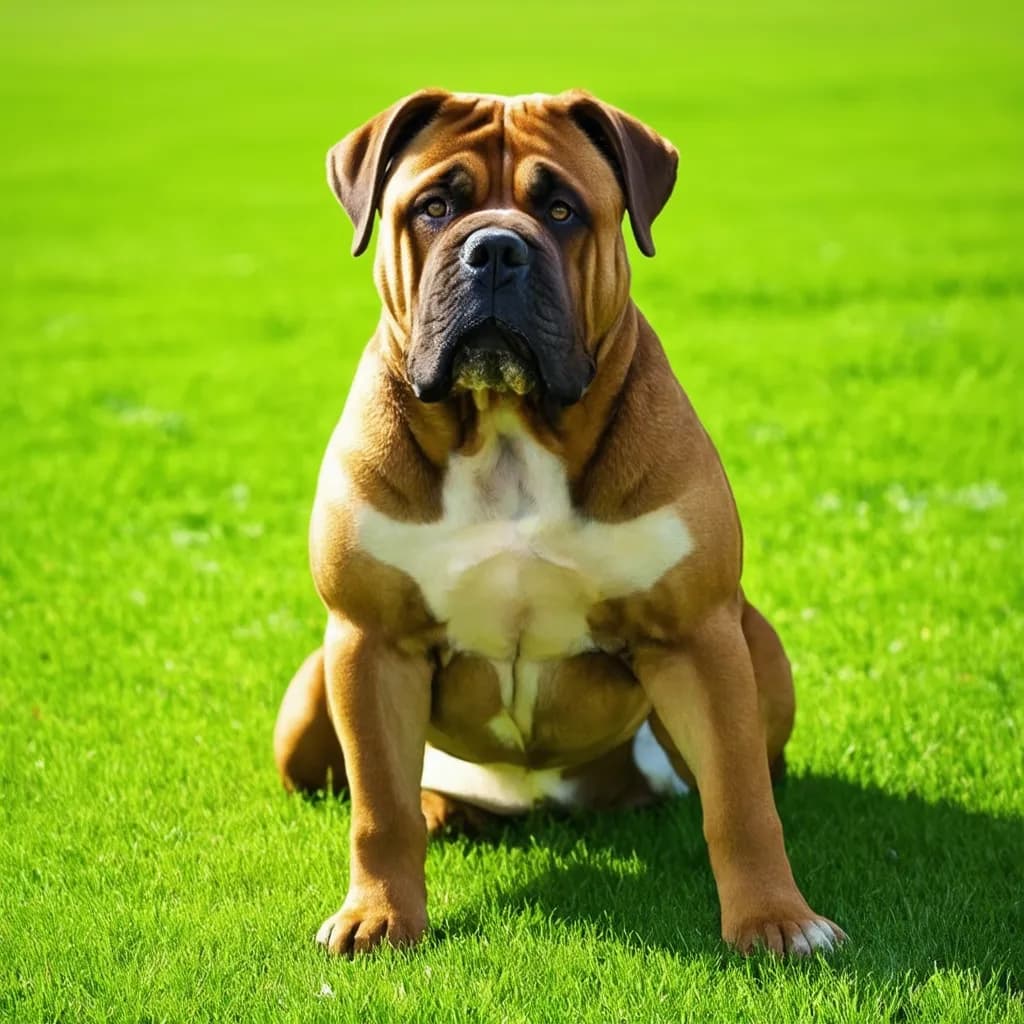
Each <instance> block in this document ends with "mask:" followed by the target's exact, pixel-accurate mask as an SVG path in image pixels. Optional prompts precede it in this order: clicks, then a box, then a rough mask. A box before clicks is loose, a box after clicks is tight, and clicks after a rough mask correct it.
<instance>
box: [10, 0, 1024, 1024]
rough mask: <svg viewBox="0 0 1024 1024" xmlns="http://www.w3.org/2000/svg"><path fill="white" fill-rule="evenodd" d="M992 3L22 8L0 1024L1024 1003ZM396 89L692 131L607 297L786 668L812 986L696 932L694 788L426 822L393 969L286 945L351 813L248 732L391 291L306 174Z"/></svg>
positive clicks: (1020, 196) (291, 664) (738, 1016)
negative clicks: (423, 903) (705, 437)
mask: <svg viewBox="0 0 1024 1024" xmlns="http://www.w3.org/2000/svg"><path fill="white" fill-rule="evenodd" d="M1022 10H1024V9H1022V8H1021V6H1020V5H1019V4H1016V3H1010V2H1007V3H1005V4H1004V5H1002V6H1001V7H999V6H996V5H992V4H990V3H989V2H988V0H982V2H976V3H971V4H965V5H960V6H959V9H958V10H956V11H954V9H953V8H952V6H950V7H949V8H947V6H946V5H942V4H935V3H926V2H924V0H907V2H905V3H891V2H881V0H865V2H863V3H857V4H852V3H849V4H848V3H836V4H812V3H809V2H801V0H785V2H784V3H781V4H773V5H771V7H770V8H769V7H768V6H766V5H764V4H759V3H756V2H754V0H747V2H745V3H743V4H736V5H713V4H702V5H687V9H685V10H681V9H680V8H679V7H678V5H677V4H675V3H668V2H662V3H649V2H647V0H643V2H641V0H637V2H633V3H628V4H621V5H620V4H616V5H607V6H606V5H605V4H603V3H588V4H581V5H579V7H578V8H574V7H570V6H568V5H556V4H551V3H539V2H536V0H526V2H523V3H519V4H517V5H514V6H511V7H510V6H498V7H489V6H487V5H483V4H473V5H463V7H462V9H459V8H453V7H451V6H445V5H442V6H438V7H430V8H428V7H427V5H417V6H409V7H407V8H406V7H403V6H401V5H392V6H389V7H388V8H387V9H386V10H384V9H380V10H376V9H375V5H367V6H366V8H365V9H364V10H361V11H355V12H354V11H352V10H350V9H348V8H347V5H342V4H330V5H328V4H316V5H305V6H301V7H300V6H297V5H295V6H293V5H285V4H281V5H271V4H257V5H252V4H245V5H243V4H238V5H237V6H232V7H228V6H223V5H222V6H218V7H217V8H216V9H215V10H210V9H209V7H208V5H205V4H198V3H194V4H187V3H186V4H181V3H175V4H165V5H159V6H157V5H145V4H124V5H123V6H113V5H94V4H71V3H62V4H61V3H38V4H36V3H31V4H20V5H14V4H9V5H6V6H5V7H4V8H3V11H2V13H0V109H2V110H3V111H4V117H3V124H4V132H3V143H4V145H3V148H4V156H3V159H2V161H0V185H2V192H3V200H2V203H3V212H2V218H3V230H2V231H0V338H2V341H0V346H2V349H0V352H2V357H3V358H2V366H3V371H2V375H3V379H4V385H3V387H2V388H0V467H2V470H0V472H2V476H0V1019H2V1020H4V1021H7V1020H12V1021H43V1020H46V1021H53V1020H60V1021H67V1022H75V1024H77V1022H85V1021H106V1020H115V1021H122V1020H124V1021H188V1020H239V1021H264V1020H266V1021H271V1020H273V1021H278V1020H296V1021H309V1020H321V1019H323V1020H352V1021H355V1020H360V1021H364V1020H368V1021H396V1020H410V1021H422V1020H431V1019H434V1020H438V1021H447V1020H452V1019H466V1020H480V1021H498V1020H507V1021H530V1022H540V1021H556V1020H557V1021H560V1020H567V1021H595V1022H607V1021H616V1020H629V1021H638V1022H648V1021H662V1020H664V1021H670V1020H671V1021H679V1020H698V1021H699V1020H729V1021H733V1020H754V1021H766V1022H774V1021H782V1020H810V1019H815V1020H821V1021H824V1020H842V1021H853V1020H862V1021H869V1022H875V1021H904V1020H918V1019H920V1020H935V1021H940V1020H941V1021H965V1022H971V1024H975V1022H981V1021H1000V1020H1016V1021H1021V1020H1024V1009H1022V1002H1021V993H1022V991H1024V736H1022V732H1024V680H1022V674H1024V673H1022V660H1024V659H1022V649H1024V611H1022V610H1024V544H1022V537H1024V513H1022V502H1024V472H1022V469H1024V459H1022V452H1024V412H1022V387H1024V344H1022V338H1024V245H1022V242H1021V240H1022V238H1024V131H1022V128H1021V114H1022V108H1024V70H1022V69H1024V16H1022ZM424 84H441V85H447V86H450V87H455V88H464V89H477V90H481V91H509V92H519V91H533V90H535V89H540V90H548V91H553V90H558V89H561V88H564V87H568V86H573V85H582V86H585V87H588V88H590V89H592V90H593V91H595V92H596V93H598V94H599V95H601V96H603V97H604V98H606V99H609V100H611V101H613V102H615V103H617V104H619V105H620V106H623V107H625V108H627V109H629V110H631V111H633V112H635V113H636V114H638V115H639V116H641V117H643V118H645V119H647V120H649V121H650V122H651V123H652V124H654V125H655V126H657V127H658V128H659V129H661V130H662V131H663V132H664V133H665V134H666V135H668V136H669V137H670V138H672V139H673V140H674V141H675V142H676V143H677V145H678V146H679V148H680V151H681V154H682V164H681V175H680V183H679V187H678V190H677V193H676V195H675V197H674V198H673V200H672V202H671V204H670V206H669V208H668V210H667V211H666V213H665V215H664V216H663V217H662V219H661V220H659V222H658V223H657V224H656V225H655V232H654V233H655V239H656V241H657V245H658V253H659V255H658V257H657V259H655V260H654V261H641V260H640V259H639V258H638V259H636V260H635V261H634V262H635V293H636V296H637V298H638V301H639V303H640V305H641V307H642V308H643V309H644V310H645V312H646V313H647V314H648V316H649V318H650V319H651V321H652V322H653V323H654V324H655V325H656V327H657V329H658V330H659V332H660V334H661V337H662V339H663V340H664V342H665V344H666V347H667V349H668V351H669V353H670V356H671V358H672V361H673V364H674V366H675V368H676V370H677V371H678V373H679V375H680V377H681V379H682V380H683V382H684V384H685V386H686V387H687V389H688V390H689V392H690V394H691V397H692V398H693V400H694V402H695V404H696V405H697V408H698V409H699V410H700V412H701V414H702V417H703V419H704V422H705V423H706V425H707V426H708V428H709V430H710V431H711V433H712V436H713V437H714V438H715V439H716V442H717V443H718V445H719V448H720V450H721V453H722V455H723V458H724V461H725V464H726V467H727V469H728V471H729V473H730V476H731V480H732V483H733V485H734V487H735V490H736V494H737V498H738V501H739V504H740V507H741V512H742V514H743V517H744V522H745V527H746V534H747V572H746V581H747V587H748V591H749V593H750V594H751V595H752V597H753V598H754V600H756V602H757V603H758V604H759V605H760V606H762V607H763V608H764V609H765V610H766V612H767V613H768V614H769V615H770V616H771V617H772V618H773V619H774V620H775V622H776V623H777V625H778V626H779V628H780V630H781V632H782V633H783V635H784V638H785V640H786V643H787V645H788V647H789V650H790V652H791V654H792V656H793V659H794V661H795V662H796V665H797V687H798V697H799V703H800V708H799V715H798V723H797V729H796V733H795V735H794V738H793V741H792V744H791V746H790V765H791V769H792V777H791V779H790V781H789V782H788V784H787V785H786V787H785V788H784V789H783V790H782V791H781V792H780V793H779V803H780V807H781V812H782V817H783V820H784V823H785V825H786V829H787V835H788V842H789V848H790V850H791V854H792V859H793V863H794V867H795V870H796V873H797V876H798V878H799V879H800V880H801V881H802V883H803V886H804V888H805V892H806V893H807V895H808V897H809V898H810V899H811V902H812V903H813V904H814V905H815V906H816V907H817V908H818V909H819V910H821V911H822V912H823V913H827V914H829V915H831V916H833V917H835V918H836V919H837V920H838V921H840V922H841V923H842V924H843V925H844V926H846V927H847V928H848V930H849V932H850V934H851V936H852V943H851V944H850V946H849V948H848V949H847V950H846V951H845V952H843V953H842V954H841V955H840V956H838V957H837V958H836V959H835V960H833V961H832V962H831V963H825V962H814V963H810V964H794V965H779V964H777V963H774V962H771V961H768V960H765V959H754V960H751V961H743V960H741V959H739V958H735V957H732V956H731V955H729V954H728V953H726V952H725V951H724V950H723V949H722V948H721V947H720V945H719V943H718V940H717V930H716V928H717V910H716V906H715V901H714V890H713V885H712V881H711V876H710V872H709V869H708V867H707V863H706V858H705V854H704V851H703V844H702V841H701V838H700V823H699V809H698V806H697V804H696V801H694V800H690V801H682V802H679V803H676V804H674V805H671V806H666V807H663V808H660V809H658V810H655V811H652V812H648V813H643V814H635V815H626V816H621V817H614V818H592V819H591V818H587V819H584V820H579V821H575V820H574V821H561V820H556V819H553V818H549V817H546V816H543V815H538V816H535V817H532V818H531V819H529V820H527V821H525V822H522V823H518V824H515V825H513V826H511V827H510V828H509V829H508V830H507V831H506V832H505V833H504V834H503V835H502V836H500V837H498V839H497V840H496V841H494V842H492V843H483V844H473V843H469V842H465V841H463V840H453V841H449V842H446V843H441V844H437V845H434V846H433V847H432V848H431V850H430V853H429V858H428V864H427V876H428V883H429V887H430V913H431V919H432V923H433V931H432V933H431V936H430V938H429V939H428V941H427V942H426V944H425V945H424V946H423V947H422V948H421V949H419V950H417V951H416V952H414V953H412V954H408V955H397V954H393V953H384V954H382V955H380V956H375V957H373V958H372V959H368V960H364V961H361V962H355V963H348V962H335V961H329V960H327V959H326V958H324V957H323V956H322V955H321V954H320V953H319V952H318V950H317V949H316V948H314V946H313V944H312V935H313V932H314V931H315V929H316V927H317V926H318V925H319V923H320V921H321V920H322V918H323V917H324V916H325V915H326V914H327V913H329V912H331V911H333V910H334V909H335V908H336V907H337V905H338V903H339V901H340V899H341V896H342V893H343V884H344V878H345V872H346V857H347V853H346V849H347V847H346V842H345V835H346V826H347V822H348V806H347V804H346V803H344V802H333V801H328V802H320V803H315V802H314V803H307V802H303V801H301V800H297V799H288V798H286V797H285V796H284V795H283V794H282V793H281V792H280V791H279V789H278V784H277V780H276V778H275V774H274V770H273V766H272V763H271V757H270V745H269V738H270V731H271V728H272V724H273V719H274V715H275V712H276V705H277V701H278V699H279V696H280V694H281V692H282V689H283V687H284V685H285V684H286V682H287V680H288V679H289V677H290V675H291V673H292V671H293V669H294V668H295V666H296V665H297V664H298V662H299V660H300V659H301V658H302V657H303V656H304V655H305V653H306V652H307V650H308V649H310V648H311V647H312V646H313V645H315V644H316V643H317V642H318V635H319V632H320V630H321V627H322V614H321V611H320V608H319V606H318V603H317V600H316V598H315V595H314V592H313V589H312V586H311V584H310V582H309V579H308V573H307V568H306V550H305V543H306V541H305V532H306V523H307V516H308V510H309V507H310V502H311V499H312V494H313V487H314V481H315V474H316V470H317V466H318V461H319V458H320V453H321V451H322V450H323V446H324V444H325V442H326V439H327V436H328V433H329V431H330V428H331V426H332V424H333V422H334V420H335V418H336V417H337V415H338V412H339V410H340V408H341V405H342V402H343V399H344V396H345V392H346V388H347V386H348V381H349V379H350V376H351V373H352V370H353V367H354V363H355V360H356V358H357V354H358V352H359V349H360V346H361V344H362V343H363V341H364V339H365V338H366V337H367V336H368V335H369V333H370V331H371V329H372V327H373V324H374V321H375V310H376V301H375V296H374V293H373V290H372V286H371V283H370V262H369V260H367V259H364V260H362V261H352V260H350V259H349V257H348V246H349V242H350V238H351V235H350V229H349V225H348V224H347V222H346V221H345V219H344V216H343V215H342V213H341V212H340V211H339V210H338V209H337V208H336V207H335V204H334V201H333V199H332V198H331V196H330V195H329V193H328V191H327V189H326V186H325V185H324V183H323V171H322V160H323V154H324V152H325V150H326V149H327V147H328V145H329V144H331V143H332V142H334V141H335V140H336V139H337V138H338V137H340V136H341V135H342V134H344V133H345V132H346V131H347V130H348V129H349V128H351V127H353V126H354V125H355V124H357V123H360V122H361V121H362V120H364V119H365V118H367V117H368V116H369V115H371V114H373V113H374V112H376V111H377V110H378V109H380V108H382V107H384V106H385V105H386V104H387V103H389V102H390V101H391V100H393V99H394V98H396V97H397V96H399V95H401V94H402V93H404V92H407V91H411V90H412V89H414V88H416V87H419V86H421V85H424ZM324 986H329V989H330V991H332V992H333V998H331V997H327V996H321V994H320V993H321V991H322V990H323V991H324V992H326V991H327V990H326V989H324Z"/></svg>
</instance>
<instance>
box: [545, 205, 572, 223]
mask: <svg viewBox="0 0 1024 1024" xmlns="http://www.w3.org/2000/svg"><path fill="white" fill-rule="evenodd" d="M548 216H549V217H550V218H551V219H552V220H554V221H558V223H559V224H564V223H565V222H566V221H567V220H568V219H569V218H570V217H571V216H572V207H571V206H569V204H568V203H563V202H561V201H559V202H557V203H552V204H551V206H550V207H549V208H548Z"/></svg>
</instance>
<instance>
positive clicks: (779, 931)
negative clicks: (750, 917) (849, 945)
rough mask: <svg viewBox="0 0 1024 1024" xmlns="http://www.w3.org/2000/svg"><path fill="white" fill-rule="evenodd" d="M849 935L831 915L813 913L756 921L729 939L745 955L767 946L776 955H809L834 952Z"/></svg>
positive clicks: (766, 948)
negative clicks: (812, 915) (805, 916)
mask: <svg viewBox="0 0 1024 1024" xmlns="http://www.w3.org/2000/svg"><path fill="white" fill-rule="evenodd" d="M846 937H847V936H846V932H844V931H843V929H842V928H840V927H839V925H837V924H835V923H834V922H832V921H829V920H828V918H825V917H814V918H810V919H807V920H799V921H795V920H782V921H760V922H755V923H752V924H750V925H748V926H747V927H744V928H742V929H740V931H739V933H738V934H737V935H736V936H735V937H731V938H728V939H727V941H728V942H729V943H730V945H732V946H733V947H734V948H735V949H736V950H737V951H738V952H740V953H742V954H743V955H744V956H746V955H749V954H750V953H754V952H756V951H757V950H758V949H765V950H767V951H768V952H770V953H773V954H774V955H775V956H788V957H808V956H814V955H815V954H817V953H822V954H828V953H833V952H835V950H836V949H838V948H839V946H840V945H842V943H844V942H845V941H846Z"/></svg>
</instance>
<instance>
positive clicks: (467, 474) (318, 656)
mask: <svg viewBox="0 0 1024 1024" xmlns="http://www.w3.org/2000/svg"><path fill="white" fill-rule="evenodd" d="M327 169H328V180H329V182H330V184H331V187H332V189H333V190H334V192H335V194H336V196H337V197H338V199H339V201H340V202H341V204H342V206H343V207H344V208H345V210H346V211H347V212H348V214H349V215H350V217H351V218H352V221H353V223H354V224H355V244H354V251H355V253H356V254H358V253H361V252H362V251H363V250H364V249H365V248H366V247H367V245H368V244H369V240H370V235H371V231H372V228H373V223H374V220H375V217H376V215H377V213H378V212H379V213H380V234H379V239H378V243H377V254H376V262H375V264H374V277H375V280H376V284H377V289H378V291H379V293H380V297H381V303H382V309H381V316H380V322H379V325H378V327H377V330H376V333H375V334H374V335H373V337H372V338H371V339H370V342H369V344H368V345H367V346H366V349H365V352H364V354H363V357H362V361H361V362H360V365H359V369H358V371H357V373H356V377H355V381H354V382H353V385H352V389H351V392H350V394H349V397H348V401H347V402H346V405H345V409H344V412H343V414H342V417H341V421H340V422H339V424H338V427H337V429H336V430H335V432H334V435H333V437H332V438H331V441H330V444H329V446H328V449H327V454H326V456H325V457H324V461H323V467H322V470H321V474H320V481H319V485H318V488H317V494H316V500H315V504H314V509H313V519H312V526H311V531H310V552H311V563H312V569H313V577H314V579H315V582H316V586H317V589H318V591H319V593H320V596H321V598H322V599H323V602H324V605H325V607H326V609H327V627H326V633H325V637H324V644H323V647H322V648H321V649H320V650H318V651H315V652H314V653H313V654H311V655H310V656H309V658H308V659H307V660H306V662H305V663H304V664H303V666H302V667H301V668H300V669H299V671H298V673H297V674H296V676H295V678H294V680H293V681H292V683H291V685H290V686H289V688H288V691H287V693H286V694H285V698H284V703H283V705H282V707H281V712H280V715H279V717H278V722H277V729H276V733H275V749H276V755H277V762H278V767H279V769H280V771H281V774H282V777H283V779H284V781H285V784H286V785H287V786H288V787H290V788H296V789H319V788H322V787H324V786H326V785H329V784H330V785H333V786H334V787H336V788H343V787H344V788H347V789H348V791H349V792H350V794H351V799H352V828H351V837H350V838H351V868H350V878H349V887H348V894H347V896H346V897H345V900H344V903H343V904H342V907H341V909H340V910H338V911H337V913H335V914H332V915H331V916H330V917H328V918H327V920H326V921H325V922H324V923H323V925H322V927H321V928H320V931H319V933H318V935H317V939H318V941H319V942H320V943H321V944H322V945H324V946H325V947H326V948H327V949H328V950H330V951H331V952H332V953H342V954H350V953H353V952H361V951H364V950H368V949H370V948H372V947H373V946H375V945H377V944H378V943H380V942H385V941H386V942H390V943H392V944H395V945H402V944H406V943H411V942H415V941H416V940H417V939H419V938H420V937H421V936H422V935H423V934H424V932H425V930H426V928H427V901H426V886H425V880H424V853H425V847H426V842H427V835H428V833H429V832H431V831H435V830H437V829H440V828H444V827H446V826H448V825H451V824H453V823H454V822H455V821H456V820H457V819H458V820H465V819H467V818H468V819H470V820H475V819H477V818H480V817H482V816H486V815H488V814H514V813H517V812H522V811H525V810H527V809H528V808H530V807H532V806H533V805H534V804H536V803H538V802H542V801H546V802H549V803H551V804H554V805H557V806H560V807H564V808H580V807H588V808H616V807H630V806H638V805H641V804H644V803H647V802H649V801H652V800H654V799H657V798H658V797H659V796H661V795H663V794H669V793H679V792H683V791H685V789H686V788H687V787H698V788H699V790H700V797H701V804H702V808H703V815H704V834H705V837H706V839H707V845H708V852H709V854H710V858H711V867H712V869H713V871H714V875H715V880H716V882H717V886H718V895H719V901H720V904H721V915H722V935H723V937H724V938H725V939H726V940H727V941H728V942H730V943H731V944H733V945H734V946H735V947H736V948H738V949H739V950H741V951H744V952H746V951H749V950H751V949H752V948H754V947H755V946H757V945H764V946H766V947H768V948H770V949H772V950H774V951H775V952H777V953H789V954H807V953H810V952H811V951H813V950H816V949H818V950H829V949H831V948H832V947H833V946H835V945H837V944H838V943H839V942H840V941H842V939H843V937H844V936H843V933H842V931H841V930H840V928H839V927H838V926H836V925H834V924H832V923H831V922H830V921H829V920H827V919H826V918H824V917H822V916H820V915H819V914H816V913H815V912H814V911H812V910H811V908H810V907H809V906H808V905H807V903H806V901H805V900H804V898H803V896H802V895H801V894H800V891H799V889H798V888H797V886H796V883H795V882H794V880H793V875H792V872H791V870H790V867H789V861H788V859H787V857H786V852H785V849H784V846H783V839H782V826H781V824H780V822H779V817H778V814H777V813H776V810H775V803H774V799H773V795H772V775H773V772H777V771H779V770H781V767H782V764H783V761H782V758H783V748H784V746H785V744H786V741H787V739H788V738H789V734H790V731H791V728H792V724H793V709H794V702H793V686H792V679H791V677H790V671H789V663H788V661H787V659H786V655H785V652H784V651H783V649H782V646H781V644H780V642H779V639H778V637H777V636H776V634H775V632H774V630H773V629H772V627H771V626H770V625H769V624H768V622H767V621H766V620H765V619H764V617H763V616H762V615H761V614H760V613H759V612H758V611H757V609H756V608H755V607H754V606H753V605H752V604H751V603H750V602H749V601H748V600H747V598H746V596H745V595H744V593H743V591H742V589H741V587H740V569H741V538H740V526H739V521H738V519H737V515H736V508H735V505H734V503H733V499H732V494H731V493H730V490H729V485H728V482H727V481H726V478H725V474H724V472H723V470H722V466H721V463H720V461H719V459H718V455H717V453H716V452H715V449H714V446H713V445H712V443H711V441H710V440H709V438H708V436H707V434H706V433H705V432H704V429H703V428H702V427H701V424H700V422H699V420H698V419H697V416H696V414H695V413H694V411H693V408H692V406H691V405H690V403H689V401H688V400H687V398H686V395H685V394H684V393H683V391H682V389H681V388H680V386H679V384H678V382H677V381H676V379H675V377H674V376H673V374H672V371H671V369H670V367H669V364H668V361H667V359H666V357H665V353H664V350H663V349H662V347H661V344H660V342H659V341H658V338H657V336H656V335H655V333H654V331H653V330H652V328H651V327H650V325H649V324H648V323H647V321H646V320H645V319H644V318H643V315H642V314H641V313H640V311H639V310H638V309H637V307H636V305H635V304H634V303H633V301H632V299H631V298H630V274H629V266H628V263H627V255H626V246H625V242H624V239H623V237H622V222H623V218H624V216H628V220H629V223H630V226H631V229H632V232H633V235H634V237H635V239H636V243H637V245H638V247H639V249H640V251H641V252H643V253H644V254H645V255H648V256H652V255H653V254H654V242H653V240H652V236H651V226H652V222H653V221H654V219H655V217H656V216H657V215H658V213H659V211H660V210H661V208H662V206H663V205H664V204H665V202H666V201H667V200H668V197H669V194H670V192H671V191H672V187H673V184H674V182H675V177H676V152H675V150H674V149H673V148H672V146H671V145H670V144H669V143H668V142H667V141H666V140H665V139H663V138H662V137H661V136H659V135H658V134H656V133H655V132H654V131H652V130H651V129H650V128H647V127H646V126H645V125H643V124H641V123H640V122H639V121H637V120H635V119H633V118H632V117H629V116H628V115H627V114H624V113H622V112H621V111H619V110H616V109H615V108H613V107H610V106H608V105H607V104H604V103H602V102H600V101H599V100H596V99H595V98H593V97H592V96H589V95H587V94H586V93H583V92H569V93H564V94H562V95H558V96H522V97H514V98H508V99H506V98H502V97H496V96H476V95H465V94H454V93H447V92H442V91H425V92H420V93H416V94H414V95H412V96H409V97H407V98H406V99H404V100H401V101H400V102H398V103H396V104H395V105H394V106H393V107H391V108H389V109H388V110H386V111H384V113H382V114H380V115H379V116H378V117H376V118H374V119H373V120H372V121H370V122H369V123H368V124H366V125H364V126H363V127H362V128H359V129H357V130H356V131H354V132H352V133H351V134H350V135H348V136H347V137H346V138H344V139H343V140H342V141H341V142H340V143H338V145H337V146H335V147H334V148H333V149H332V150H331V152H330V153H329V155H328V162H327Z"/></svg>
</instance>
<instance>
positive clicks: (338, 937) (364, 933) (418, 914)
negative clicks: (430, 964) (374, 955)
mask: <svg viewBox="0 0 1024 1024" xmlns="http://www.w3.org/2000/svg"><path fill="white" fill-rule="evenodd" d="M426 930H427V911H426V908H425V907H421V908H420V907H418V908H414V909H409V908H399V907H396V906H393V905H391V904H388V903H379V904H376V905H374V906H367V905H365V904H360V903H352V904H350V902H349V901H348V900H346V901H345V905H344V906H343V907H342V908H341V910H339V911H338V912H337V913H336V914H332V915H331V916H330V917H329V918H327V920H326V921H324V923H323V924H322V925H320V930H319V931H318V932H317V933H316V941H317V944H318V945H320V946H323V948H324V949H326V950H327V952H328V953H331V954H333V955H334V956H354V955H355V954H356V953H368V952H369V951H370V950H371V949H374V948H375V947H376V946H379V945H380V944H381V943H384V942H386V943H388V944H390V945H392V946H399V947H400V946H411V945H413V944H414V943H416V942H419V941H420V939H422V938H423V935H424V933H425V932H426Z"/></svg>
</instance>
